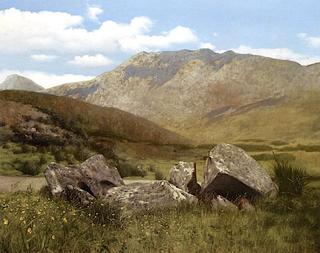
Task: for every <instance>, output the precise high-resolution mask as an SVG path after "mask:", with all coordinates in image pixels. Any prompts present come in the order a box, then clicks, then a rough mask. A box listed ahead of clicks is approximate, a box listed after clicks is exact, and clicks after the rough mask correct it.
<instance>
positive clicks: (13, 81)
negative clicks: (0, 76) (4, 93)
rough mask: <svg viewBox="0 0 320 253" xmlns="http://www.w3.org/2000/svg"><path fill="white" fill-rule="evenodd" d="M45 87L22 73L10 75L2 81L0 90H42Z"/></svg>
mask: <svg viewBox="0 0 320 253" xmlns="http://www.w3.org/2000/svg"><path fill="white" fill-rule="evenodd" d="M43 89H44V88H43V87H41V86H40V85H38V84H36V83H35V82H33V81H32V80H30V79H29V78H26V77H23V76H20V75H16V74H14V75H9V76H7V78H6V79H5V80H4V81H3V82H2V83H0V90H26V91H41V90H43Z"/></svg>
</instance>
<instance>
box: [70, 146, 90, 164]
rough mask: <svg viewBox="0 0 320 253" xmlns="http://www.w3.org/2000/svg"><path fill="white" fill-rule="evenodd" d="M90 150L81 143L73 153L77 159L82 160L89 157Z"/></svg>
mask: <svg viewBox="0 0 320 253" xmlns="http://www.w3.org/2000/svg"><path fill="white" fill-rule="evenodd" d="M91 154H92V153H91V152H90V150H89V149H87V148H86V147H84V146H83V145H79V146H78V147H77V148H76V150H75V152H74V153H73V156H74V158H76V159H77V160H78V161H80V162H83V161H85V160H87V159H88V158H90V157H91Z"/></svg>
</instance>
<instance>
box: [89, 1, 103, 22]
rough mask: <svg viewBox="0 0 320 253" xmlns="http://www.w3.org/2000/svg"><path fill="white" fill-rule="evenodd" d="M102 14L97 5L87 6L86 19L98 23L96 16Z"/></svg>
mask: <svg viewBox="0 0 320 253" xmlns="http://www.w3.org/2000/svg"><path fill="white" fill-rule="evenodd" d="M102 13H103V9H102V8H101V7H100V6H98V5H88V7H87V17H88V18H89V19H91V20H93V21H99V19H98V16H99V15H101V14H102Z"/></svg>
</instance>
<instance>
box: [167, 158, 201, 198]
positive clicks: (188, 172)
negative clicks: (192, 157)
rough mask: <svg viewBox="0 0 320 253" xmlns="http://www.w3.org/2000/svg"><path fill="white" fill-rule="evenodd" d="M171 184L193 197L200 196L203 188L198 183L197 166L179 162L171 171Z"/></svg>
mask: <svg viewBox="0 0 320 253" xmlns="http://www.w3.org/2000/svg"><path fill="white" fill-rule="evenodd" d="M169 182H170V183H171V184H173V185H175V186H176V187H178V188H179V189H181V190H184V191H186V192H188V193H190V194H192V195H196V196H197V195H198V194H199V193H200V191H201V186H200V185H199V184H198V183H197V171H196V164H195V163H189V162H179V163H178V164H176V165H175V166H173V167H172V168H171V170H170V179H169Z"/></svg>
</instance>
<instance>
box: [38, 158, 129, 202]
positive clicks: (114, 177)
mask: <svg viewBox="0 0 320 253" xmlns="http://www.w3.org/2000/svg"><path fill="white" fill-rule="evenodd" d="M44 175H45V178H46V180H47V182H48V185H49V187H50V190H51V193H52V194H53V195H54V196H60V195H63V194H67V193H70V192H72V194H75V195H77V193H79V196H78V197H79V198H81V199H84V200H87V199H88V198H83V196H88V195H87V194H84V192H85V193H88V194H89V195H90V196H92V197H95V198H97V197H102V196H104V195H105V194H106V192H107V191H108V190H109V189H110V188H112V187H115V186H121V185H124V182H123V180H122V178H121V176H120V174H119V172H118V170H117V168H115V167H113V166H111V165H109V164H107V162H106V160H105V158H104V156H103V155H95V156H93V157H91V158H89V159H87V160H86V161H85V162H83V163H82V164H79V165H70V166H64V165H61V164H57V163H51V164H49V165H48V167H47V170H46V171H45V173H44Z"/></svg>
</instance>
